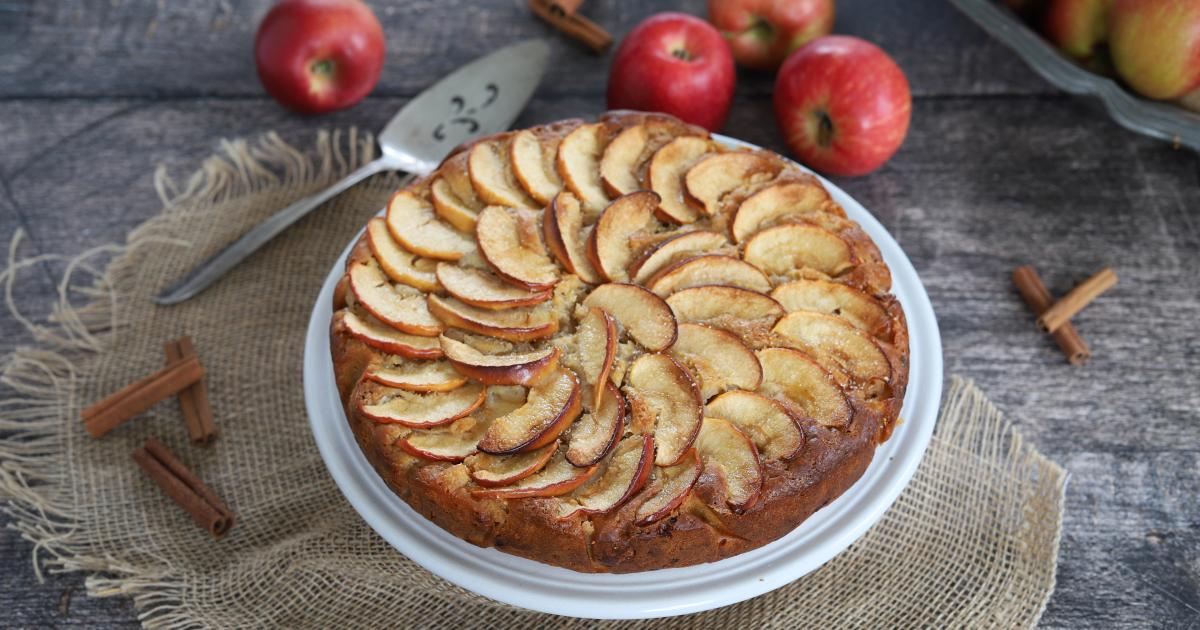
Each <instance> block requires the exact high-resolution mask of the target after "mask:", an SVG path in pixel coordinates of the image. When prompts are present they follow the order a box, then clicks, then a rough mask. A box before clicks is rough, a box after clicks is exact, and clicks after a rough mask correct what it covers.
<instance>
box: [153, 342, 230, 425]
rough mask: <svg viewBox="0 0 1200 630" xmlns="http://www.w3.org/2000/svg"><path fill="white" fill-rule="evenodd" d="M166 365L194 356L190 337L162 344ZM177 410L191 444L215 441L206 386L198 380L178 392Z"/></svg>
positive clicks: (202, 380)
mask: <svg viewBox="0 0 1200 630" xmlns="http://www.w3.org/2000/svg"><path fill="white" fill-rule="evenodd" d="M163 353H164V354H166V356H167V365H170V364H172V363H175V362H176V361H182V360H183V359H186V358H188V357H193V356H196V348H195V346H193V345H192V338H191V337H187V336H184V337H180V338H179V339H175V340H173V341H168V342H166V343H164V344H163ZM179 408H180V409H181V410H182V411H183V422H184V424H185V425H186V426H187V430H188V437H190V438H191V440H192V443H193V444H201V445H204V444H211V443H212V441H213V440H215V439H217V425H216V423H215V422H214V421H213V413H212V407H211V406H210V405H209V403H208V386H207V385H206V384H205V383H204V379H200V380H198V381H196V382H195V383H193V384H192V385H191V386H189V387H187V388H184V389H183V390H182V391H180V392H179Z"/></svg>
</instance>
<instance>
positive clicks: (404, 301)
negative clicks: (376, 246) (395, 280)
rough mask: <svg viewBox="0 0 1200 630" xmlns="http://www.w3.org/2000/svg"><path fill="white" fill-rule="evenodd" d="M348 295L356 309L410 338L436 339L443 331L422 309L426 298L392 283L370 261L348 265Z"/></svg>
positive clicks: (426, 308)
mask: <svg viewBox="0 0 1200 630" xmlns="http://www.w3.org/2000/svg"><path fill="white" fill-rule="evenodd" d="M349 276H350V292H351V293H353V294H354V299H355V301H356V302H357V303H358V305H359V306H362V307H363V309H364V310H366V311H367V312H368V313H370V314H371V315H373V316H375V318H376V319H378V320H380V321H382V322H384V323H385V324H387V325H389V326H391V327H393V328H396V329H397V330H400V331H401V332H406V333H409V334H411V335H423V336H426V337H436V336H437V335H438V334H440V333H441V332H442V330H443V328H444V327H443V326H442V323H441V322H439V321H438V320H437V319H436V318H434V316H433V314H432V313H430V312H429V308H428V307H427V306H426V305H425V294H424V293H422V292H421V291H420V290H419V289H414V288H412V287H410V286H408V285H406V284H392V282H391V280H389V279H388V277H387V276H385V275H384V274H383V272H382V271H381V270H380V269H379V265H377V264H375V262H374V261H371V262H370V263H368V264H358V263H353V264H351V265H350V273H349Z"/></svg>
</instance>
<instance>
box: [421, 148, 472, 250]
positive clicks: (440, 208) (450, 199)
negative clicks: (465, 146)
mask: <svg viewBox="0 0 1200 630" xmlns="http://www.w3.org/2000/svg"><path fill="white" fill-rule="evenodd" d="M467 155H468V152H462V153H458V154H456V155H454V156H453V157H451V158H449V159H447V160H446V161H445V163H443V164H442V165H441V166H440V167H439V168H438V170H437V172H436V173H435V174H434V178H433V183H431V184H430V185H429V198H430V200H432V201H433V210H434V212H436V213H437V215H438V216H439V217H441V218H442V219H444V220H445V221H446V222H447V223H449V224H450V225H453V226H454V227H455V229H457V230H459V231H461V232H467V233H473V232H475V217H476V216H478V215H479V211H480V210H482V209H483V205H484V204H483V202H482V201H480V200H479V196H478V195H476V194H475V186H473V185H472V184H471V177H470V176H469V175H468V174H467Z"/></svg>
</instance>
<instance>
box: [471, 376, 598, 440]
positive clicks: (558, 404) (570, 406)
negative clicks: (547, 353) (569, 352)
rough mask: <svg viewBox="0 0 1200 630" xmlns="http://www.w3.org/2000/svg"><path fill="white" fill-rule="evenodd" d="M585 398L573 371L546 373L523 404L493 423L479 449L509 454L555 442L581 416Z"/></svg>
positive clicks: (531, 389) (532, 388) (530, 390)
mask: <svg viewBox="0 0 1200 630" xmlns="http://www.w3.org/2000/svg"><path fill="white" fill-rule="evenodd" d="M582 398H583V395H582V392H581V391H580V387H579V377H577V376H575V373H574V372H572V371H571V370H568V369H565V368H560V369H558V370H557V371H555V372H551V373H550V374H547V375H546V376H545V377H543V378H542V380H540V381H538V382H537V383H535V384H534V385H533V387H531V388H530V389H529V396H528V397H527V398H526V399H525V404H524V405H522V406H521V407H520V408H519V409H517V410H516V411H513V412H512V413H509V414H507V415H504V416H501V417H499V418H496V420H495V421H494V422H492V426H491V427H489V428H488V431H487V433H486V434H485V435H484V436H483V439H482V440H480V441H479V450H481V451H483V452H485V453H491V454H493V455H507V454H510V453H519V452H527V451H532V450H536V449H539V448H541V447H543V446H546V445H547V444H550V443H552V442H554V440H555V439H557V438H558V436H559V434H561V433H562V432H563V431H564V430H566V428H567V427H569V426H571V423H572V422H574V421H575V418H577V417H579V412H580V409H581V405H580V400H581V399H582Z"/></svg>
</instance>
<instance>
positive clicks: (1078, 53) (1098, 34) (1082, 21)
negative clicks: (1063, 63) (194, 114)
mask: <svg viewBox="0 0 1200 630" xmlns="http://www.w3.org/2000/svg"><path fill="white" fill-rule="evenodd" d="M1111 7H1112V0H1052V1H1051V3H1050V6H1049V7H1048V8H1047V9H1046V13H1045V15H1043V17H1042V30H1043V31H1044V32H1045V33H1046V37H1047V38H1049V40H1050V41H1051V42H1053V43H1054V45H1055V46H1058V48H1059V50H1062V51H1063V52H1064V53H1066V54H1067V56H1069V57H1071V58H1072V59H1075V60H1078V61H1082V62H1085V63H1086V62H1089V61H1092V60H1093V59H1095V58H1096V56H1097V53H1098V52H1099V49H1100V48H1102V47H1103V46H1104V43H1105V42H1106V41H1108V11H1109V8H1111Z"/></svg>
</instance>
